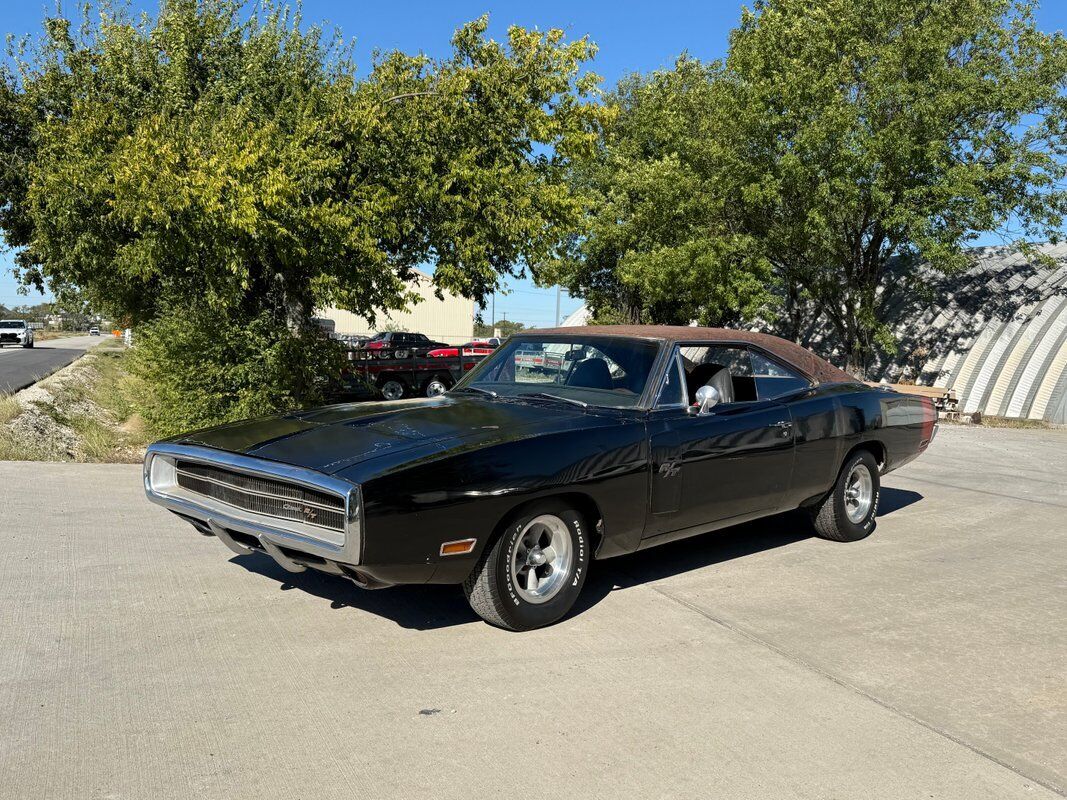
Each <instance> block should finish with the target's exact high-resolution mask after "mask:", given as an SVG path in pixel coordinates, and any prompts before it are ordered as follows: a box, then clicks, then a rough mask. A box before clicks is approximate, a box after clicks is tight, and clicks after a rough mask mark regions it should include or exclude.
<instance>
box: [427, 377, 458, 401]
mask: <svg viewBox="0 0 1067 800" xmlns="http://www.w3.org/2000/svg"><path fill="white" fill-rule="evenodd" d="M450 385H451V382H450V381H448V380H447V379H445V378H443V377H435V378H430V380H428V381H426V383H425V384H424V385H423V387H422V393H423V394H424V395H426V396H427V397H437V395H439V394H444V393H445V392H447V391H448V387H449V386H450Z"/></svg>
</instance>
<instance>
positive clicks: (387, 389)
mask: <svg viewBox="0 0 1067 800" xmlns="http://www.w3.org/2000/svg"><path fill="white" fill-rule="evenodd" d="M403 396H404V384H402V383H401V382H400V381H386V382H385V383H383V384H382V397H384V398H385V399H386V400H399V399H400V398H401V397H403Z"/></svg>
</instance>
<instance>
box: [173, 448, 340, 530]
mask: <svg viewBox="0 0 1067 800" xmlns="http://www.w3.org/2000/svg"><path fill="white" fill-rule="evenodd" d="M174 468H175V472H176V475H177V483H178V485H179V486H181V487H182V488H183V489H186V490H187V491H190V492H195V493H196V494H201V495H204V496H205V497H210V498H212V499H214V500H218V501H219V502H221V503H226V504H227V505H230V506H234V507H235V508H240V509H243V510H245V511H248V512H251V513H253V514H259V515H262V516H265V517H274V518H275V519H284V520H290V521H292V522H299V523H302V524H304V525H314V526H315V527H319V528H325V529H327V530H331V531H338V532H342V533H343V532H344V530H345V500H344V498H343V497H339V496H338V495H334V494H330V493H329V492H320V491H317V490H315V489H310V488H308V487H306V486H301V485H300V484H297V483H289V482H287V481H283V480H277V479H274V478H261V477H258V476H255V475H247V474H245V473H243V472H236V471H234V470H229V469H225V468H223V467H216V466H212V465H210V464H201V463H199V462H197V461H183V460H178V461H176V462H175V465H174Z"/></svg>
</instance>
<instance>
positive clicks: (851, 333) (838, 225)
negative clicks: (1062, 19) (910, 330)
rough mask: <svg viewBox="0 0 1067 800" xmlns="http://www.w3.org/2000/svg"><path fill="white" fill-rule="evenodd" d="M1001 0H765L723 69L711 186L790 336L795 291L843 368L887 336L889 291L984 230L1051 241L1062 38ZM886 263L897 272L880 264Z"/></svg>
mask: <svg viewBox="0 0 1067 800" xmlns="http://www.w3.org/2000/svg"><path fill="white" fill-rule="evenodd" d="M1032 12H1033V4H1032V3H1029V2H1013V0H937V1H936V2H934V1H933V0H823V2H820V3H817V4H813V3H810V2H808V1H807V0H760V1H759V2H757V3H755V5H754V6H753V9H752V10H751V11H748V10H746V11H744V12H743V15H742V19H741V24H740V26H739V27H738V28H737V29H736V30H735V31H734V32H733V34H732V36H731V38H730V50H729V56H728V57H727V59H726V62H725V65H724V69H723V73H722V89H723V91H722V93H721V97H722V103H721V105H719V106H718V109H717V112H718V113H719V114H721V115H723V118H724V119H725V120H729V121H730V124H729V125H723V126H721V127H720V131H721V133H722V134H723V136H724V137H728V138H725V139H723V140H722V141H721V144H722V147H721V150H720V152H721V154H722V155H723V161H722V162H721V165H720V172H721V174H723V175H726V176H728V180H727V181H724V182H723V183H722V184H721V185H720V187H719V188H720V190H721V197H722V198H723V199H724V200H725V204H724V207H725V208H727V209H729V210H730V212H731V214H730V215H731V217H732V218H733V227H735V228H736V229H737V230H741V231H744V232H745V233H746V234H749V235H751V236H754V237H756V238H758V239H759V240H760V241H761V242H762V246H763V249H764V252H765V254H766V257H767V258H768V259H769V260H770V261H771V262H772V263H773V264H774V267H775V273H776V276H777V278H778V281H779V287H780V289H781V291H782V294H783V296H784V298H785V306H786V314H785V319H786V321H787V322H786V324H785V325H784V328H785V330H786V331H787V333H788V334H790V335H792V336H794V337H797V336H799V333H800V327H799V326H800V323H801V321H802V318H803V316H804V311H805V304H809V305H810V307H811V309H812V310H813V311H814V313H817V314H821V315H823V316H824V318H825V319H826V320H827V321H828V323H829V324H830V325H831V326H832V328H833V330H834V331H835V333H836V335H837V339H838V341H839V343H840V346H841V348H842V354H843V356H844V358H845V359H846V360H847V363H848V366H849V367H850V368H851V369H853V370H854V371H856V372H862V369H863V364H864V363H865V361H866V359H867V358H868V356H869V354H870V353H871V350H872V348H873V347H874V346H880V347H882V348H884V349H886V350H890V351H891V350H893V349H894V347H895V344H894V341H893V335H892V331H891V330H889V329H888V327H887V326H886V324H885V322H884V320H883V311H884V305H885V301H886V300H887V299H888V298H889V297H891V296H892V294H893V290H894V289H895V288H898V286H895V285H890V282H893V283H894V284H899V283H901V282H903V283H904V284H905V285H907V284H908V283H909V282H913V281H915V280H916V276H915V273H914V267H915V266H917V265H918V264H919V263H920V262H922V261H929V262H930V263H931V264H932V265H933V267H935V268H936V269H939V270H944V271H952V270H958V269H961V268H963V267H965V266H966V265H967V264H968V256H967V253H966V247H967V246H968V245H969V244H970V243H972V242H973V241H974V239H975V238H976V237H977V236H978V235H979V234H980V233H982V232H985V231H1002V232H1003V233H1004V235H1005V236H1008V237H1011V238H1019V239H1024V240H1025V239H1029V238H1049V239H1053V240H1055V239H1056V238H1057V236H1058V229H1059V227H1060V225H1061V223H1062V215H1063V210H1064V207H1065V195H1064V192H1063V188H1062V180H1063V178H1064V176H1065V167H1064V158H1063V157H1064V155H1065V147H1067V139H1065V138H1064V133H1065V131H1067V117H1065V114H1064V110H1065V104H1064V97H1063V89H1064V85H1065V79H1067V48H1065V46H1064V39H1063V37H1062V36H1061V35H1060V34H1058V33H1056V34H1046V33H1042V32H1041V31H1039V30H1038V29H1037V27H1036V25H1035V22H1034V18H1033V13H1032ZM894 263H895V267H894V269H893V270H892V271H890V270H889V269H888V268H889V266H890V265H891V264H894Z"/></svg>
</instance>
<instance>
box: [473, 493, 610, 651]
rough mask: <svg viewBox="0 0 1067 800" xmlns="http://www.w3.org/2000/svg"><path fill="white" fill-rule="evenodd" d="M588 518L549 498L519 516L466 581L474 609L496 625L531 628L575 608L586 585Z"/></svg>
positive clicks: (483, 555)
mask: <svg viewBox="0 0 1067 800" xmlns="http://www.w3.org/2000/svg"><path fill="white" fill-rule="evenodd" d="M589 558H590V544H589V533H588V525H587V523H586V520H585V519H584V518H583V517H582V515H581V514H579V513H578V512H577V511H575V510H574V509H572V508H567V507H566V505H565V504H563V503H555V502H544V503H538V504H536V505H534V506H531V507H529V508H528V509H527V510H526V511H524V512H523V513H521V514H519V515H518V516H516V517H514V518H513V519H512V520H511V522H510V523H508V525H507V526H506V527H505V529H504V532H503V533H502V534H501V535H500V537H498V538H497V540H496V541H495V542H493V543H492V544H491V545H490V546H489V547H487V548H486V550H485V552H484V553H483V554H482V557H481V559H480V560H479V561H478V564H477V566H476V567H475V568H474V570H473V571H472V572H471V574H470V576H468V578H467V580H466V581H464V583H463V592H464V594H466V596H467V600H468V601H469V602H470V604H471V608H473V609H474V611H475V612H476V613H477V614H478V616H480V617H481V618H482V619H484V620H485V621H486V622H488V623H490V624H491V625H496V626H497V627H500V628H505V629H506V630H510V631H528V630H532V629H533V628H540V627H542V626H544V625H550V624H552V623H553V622H556V621H557V620H559V619H560V618H561V617H562V616H563V615H564V614H566V613H567V612H568V611H570V610H571V607H572V606H573V605H574V601H575V600H576V599H577V598H578V594H579V593H580V592H581V591H582V586H583V585H584V584H585V576H586V573H587V572H588V570H589Z"/></svg>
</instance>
